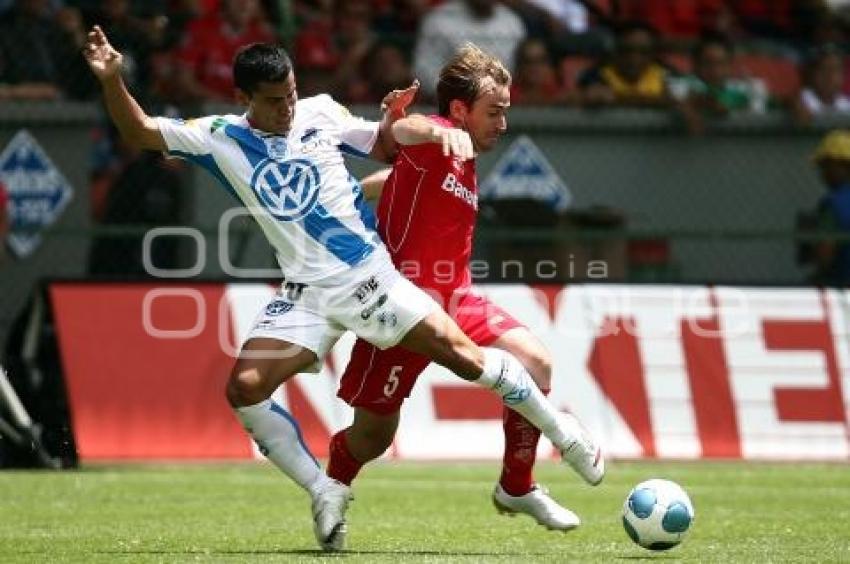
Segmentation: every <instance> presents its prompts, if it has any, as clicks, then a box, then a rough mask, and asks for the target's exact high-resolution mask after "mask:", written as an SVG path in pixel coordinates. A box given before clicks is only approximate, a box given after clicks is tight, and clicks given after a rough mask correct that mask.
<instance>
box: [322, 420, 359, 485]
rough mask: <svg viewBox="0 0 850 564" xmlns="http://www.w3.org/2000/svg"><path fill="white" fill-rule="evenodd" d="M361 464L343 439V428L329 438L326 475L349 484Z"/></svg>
mask: <svg viewBox="0 0 850 564" xmlns="http://www.w3.org/2000/svg"><path fill="white" fill-rule="evenodd" d="M362 467H363V464H362V463H361V462H359V461H358V460H357V459H356V458H354V456H352V454H351V452H350V451H349V450H348V443H347V442H346V440H345V429H343V430H342V431H340V432H339V433H337V434H336V435H334V436H333V437H332V438H331V446H330V459H329V460H328V476H329V477H331V478H333V479H334V480H338V481H340V482H342V483H343V484H345V485H346V486H350V485H351V482H352V481H354V478H356V477H357V473H358V472H360V468H362Z"/></svg>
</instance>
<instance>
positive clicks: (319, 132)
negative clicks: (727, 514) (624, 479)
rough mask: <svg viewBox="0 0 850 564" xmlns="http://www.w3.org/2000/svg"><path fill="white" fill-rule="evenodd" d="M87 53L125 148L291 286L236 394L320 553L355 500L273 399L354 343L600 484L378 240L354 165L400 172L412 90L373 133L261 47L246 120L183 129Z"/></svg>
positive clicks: (242, 62) (102, 58)
mask: <svg viewBox="0 0 850 564" xmlns="http://www.w3.org/2000/svg"><path fill="white" fill-rule="evenodd" d="M84 54H85V56H86V60H87V61H88V63H89V66H90V68H91V69H92V72H93V73H94V74H95V76H96V77H97V78H98V80H99V81H100V83H101V87H102V90H103V97H104V101H105V103H106V107H107V110H108V111H109V115H110V117H111V118H112V121H113V122H114V123H115V125H116V127H117V128H118V130H119V131H120V133H121V135H122V137H123V138H124V139H125V140H126V141H127V142H129V143H130V144H132V145H134V146H136V147H139V148H142V149H149V150H156V151H165V152H168V153H169V154H172V155H175V156H178V157H182V158H184V159H187V160H189V161H191V162H194V163H196V164H199V165H200V166H202V167H204V168H206V169H207V170H208V171H209V172H210V173H212V174H213V175H214V176H215V177H216V178H217V179H218V180H219V181H220V182H221V184H222V185H223V186H224V187H225V188H226V189H228V190H229V191H231V192H232V193H233V195H234V196H236V197H237V198H238V199H239V200H240V202H241V203H242V204H243V205H244V206H245V207H246V208H247V209H248V210H250V212H251V214H252V215H253V216H254V218H255V219H256V221H257V223H258V224H259V225H260V227H261V228H262V230H263V232H264V234H265V235H266V237H267V238H268V240H269V242H270V243H271V244H272V246H273V247H274V249H275V251H276V253H277V257H278V261H279V263H280V266H281V269H282V271H283V275H284V277H285V283H284V284H282V285H281V291H280V292H279V293H278V295H277V296H275V297H274V298H273V299H272V300H271V301H270V302H269V304H268V305H267V306H266V308H265V310H264V311H262V312H261V313H260V315H259V316H258V318H257V321H256V323H255V325H254V327H253V329H252V330H251V332H250V334H249V335H248V339H247V340H246V341H245V343H244V344H243V346H242V351H241V352H240V355H239V358H238V359H237V361H236V363H235V366H234V367H233V370H232V372H231V375H230V378H229V380H228V383H227V387H226V392H225V393H226V396H227V400H228V401H229V403H230V405H231V406H232V407H233V409H234V411H235V413H236V416H237V417H238V418H239V420H240V421H241V422H242V425H243V426H244V427H245V429H246V431H248V433H250V434H251V436H252V437H253V439H254V441H255V442H256V443H257V444H258V445H259V447H260V449H261V451H262V452H263V453H264V454H265V455H266V456H267V457H268V458H269V460H271V461H272V462H273V463H274V464H275V465H276V466H278V467H279V468H280V469H281V470H282V471H283V472H284V473H286V474H287V475H288V476H289V477H290V478H292V479H293V480H294V481H295V482H296V483H297V484H298V485H300V486H301V487H302V488H304V489H305V490H306V491H307V492H308V493H309V495H310V497H311V499H312V508H313V520H314V532H315V534H316V538H317V540H318V541H319V544H320V545H321V546H322V548H324V549H325V550H340V549H342V548H343V547H344V543H345V535H346V532H347V529H346V524H345V519H344V515H345V510H346V508H347V505H348V502H349V500H350V498H351V493H350V489H349V488H348V487H347V486H345V485H344V484H341V483H339V482H337V481H335V480H331V479H330V478H328V477H327V475H325V473H324V472H323V471H322V469H321V467H320V466H319V464H318V463H317V462H316V460H315V458H314V457H313V456H312V455H311V454H310V452H309V451H308V450H307V447H306V445H305V444H304V442H303V440H302V439H301V433H300V430H299V428H298V425H297V423H296V421H295V420H294V419H293V418H292V416H291V415H290V414H289V413H287V412H286V410H284V409H283V407H281V406H280V405H278V404H276V403H275V402H273V401H272V400H271V399H270V398H271V395H272V392H274V390H276V389H277V388H278V387H279V386H280V385H281V384H282V383H284V382H286V381H287V380H288V379H289V378H292V377H293V376H294V375H295V374H297V373H299V372H308V371H314V370H315V369H316V368H317V365H318V364H319V361H320V360H321V359H322V358H323V357H324V356H325V354H326V353H327V352H328V351H329V350H330V349H331V347H332V346H333V345H334V343H335V342H336V341H337V340H338V338H339V336H340V335H341V334H342V333H343V332H344V331H346V330H351V331H353V332H354V333H356V334H357V336H359V337H361V338H363V339H365V340H366V341H368V342H370V343H372V344H374V345H376V346H378V347H380V348H382V349H384V348H389V347H392V346H394V345H401V346H403V347H406V348H408V349H410V350H412V351H414V352H418V353H420V354H422V355H424V356H427V357H428V358H431V359H433V360H434V361H435V362H437V363H439V364H441V365H443V366H445V367H446V368H448V369H449V370H451V371H452V372H454V373H455V374H457V375H458V376H460V377H461V378H463V379H465V380H469V381H474V382H476V383H478V384H480V385H482V386H484V387H486V388H488V389H491V390H493V391H494V392H495V393H496V394H498V396H499V397H500V398H501V399H502V401H503V402H504V403H505V404H506V405H509V406H510V407H511V408H513V409H514V410H515V411H517V412H519V413H521V414H522V415H523V416H524V417H525V418H526V419H528V420H529V421H530V422H531V423H532V424H534V425H535V426H536V427H538V428H539V429H540V430H541V431H542V432H543V434H544V435H545V436H546V437H547V438H549V439H550V440H551V441H552V442H553V443H554V444H555V445H556V446H557V447H558V448H559V449H560V451H561V452H562V454H563V457H564V460H565V461H566V462H568V463H569V464H570V465H571V466H572V467H573V468H574V469H576V470H577V471H578V472H579V473H580V474H582V475H583V476H584V477H585V479H586V480H588V481H590V482H599V481H600V480H601V479H602V475H603V474H604V463H603V460H602V458H601V457H600V456H599V447H598V446H596V445H595V444H593V442H592V441H591V440H590V439H588V438H587V437H586V436H584V434H583V433H582V432H581V430H580V429H579V428H577V427H575V426H574V425H573V422H572V420H570V419H568V418H565V417H563V414H562V413H560V412H559V411H558V410H556V409H554V408H553V407H552V406H551V405H550V404H549V403H548V402H547V401H546V398H545V397H544V396H543V394H542V393H541V392H540V390H539V389H538V388H537V386H535V385H534V384H533V383H532V381H531V378H530V376H529V375H528V373H527V372H526V371H525V369H524V368H523V366H522V365H521V364H520V363H519V361H517V359H516V358H514V357H513V356H512V355H510V354H509V353H506V352H505V351H501V350H499V349H494V348H479V347H477V346H476V345H475V344H474V343H473V342H472V341H471V340H470V339H469V338H468V337H467V336H466V335H465V334H464V333H463V332H462V331H461V330H460V329H459V328H458V327H457V325H456V324H455V322H454V321H452V320H451V318H450V317H448V315H447V314H446V313H445V312H444V311H443V310H442V309H441V308H440V307H439V306H438V305H437V304H436V302H434V301H433V300H432V299H431V298H430V297H428V296H427V294H425V293H424V292H423V291H422V290H420V289H418V288H417V287H416V286H414V285H413V284H412V283H411V282H409V281H408V280H407V279H405V278H404V277H403V276H401V275H400V274H399V273H398V272H397V271H396V270H395V269H394V267H393V265H392V262H391V260H390V257H389V254H388V253H387V251H386V249H385V248H384V246H383V244H382V243H381V241H380V239H379V237H378V236H377V234H376V232H375V229H374V217H373V216H372V214H371V212H370V211H369V209H368V208H367V207H365V205H364V204H363V197H362V190H361V187H360V185H359V184H358V182H357V181H356V180H354V179H353V177H351V175H350V174H349V173H348V170H347V169H346V167H345V163H344V161H343V154H344V153H346V152H349V153H354V154H359V155H362V156H365V155H368V156H371V157H373V158H377V159H379V160H385V161H387V160H390V159H391V158H392V157H393V156H394V152H395V150H396V144H395V141H394V140H393V138H392V133H391V127H390V126H391V125H392V122H393V121H394V120H395V119H397V118H399V117H401V116H403V115H404V110H405V108H406V106H407V105H408V104H409V103H410V102H411V100H412V98H413V94H414V93H415V86H414V87H412V88H411V89H408V90H407V91H395V92H393V93H391V94H390V95H388V96H387V98H385V106H386V111H385V113H384V117H383V119H382V120H381V122H379V123H378V122H368V121H365V120H361V119H358V118H354V117H351V116H350V115H349V114H348V112H347V111H346V110H345V109H344V108H343V107H342V106H340V105H338V104H337V103H336V102H334V101H333V100H332V99H331V98H330V97H329V96H326V95H321V96H316V97H313V98H307V99H304V100H300V101H299V100H298V99H297V95H296V85H295V76H294V74H293V72H292V64H291V62H290V60H289V57H288V56H287V54H286V52H285V51H284V50H283V49H282V48H280V47H277V46H274V45H268V44H255V45H252V46H249V47H247V48H245V49H243V50H242V51H241V52H240V53H239V54H238V55H237V57H236V59H235V61H234V66H233V75H234V83H235V85H236V94H237V98H238V100H239V101H240V102H241V103H242V104H243V105H245V106H246V108H247V111H246V113H245V114H243V115H224V116H208V117H204V118H200V119H196V120H190V121H188V122H185V123H183V122H178V121H173V120H170V119H165V118H153V117H149V116H148V115H147V114H146V113H145V112H144V110H143V109H142V108H141V107H140V106H139V105H138V103H137V102H136V101H135V100H134V99H133V97H132V96H131V95H130V94H129V92H128V91H127V88H126V87H125V85H124V82H123V80H122V79H121V72H120V71H121V63H122V56H121V54H120V53H119V52H118V51H117V50H115V49H114V48H113V47H112V46H111V45H110V44H109V41H108V40H107V38H106V35H105V34H104V33H103V31H102V30H101V29H100V28H99V27H94V28H93V29H92V30H91V32H89V34H88V38H87V43H86V46H85V49H84ZM455 131H456V130H453V129H450V128H446V129H445V130H440V131H437V132H436V134H437V135H439V136H442V137H443V138H444V139H445V140H446V146H447V147H449V148H450V150H451V151H452V152H453V153H455V154H457V155H459V156H460V157H463V158H470V157H471V156H472V149H471V145H470V144H469V140H468V136H467V137H465V138H464V137H463V136H458V135H457V134H456V132H455Z"/></svg>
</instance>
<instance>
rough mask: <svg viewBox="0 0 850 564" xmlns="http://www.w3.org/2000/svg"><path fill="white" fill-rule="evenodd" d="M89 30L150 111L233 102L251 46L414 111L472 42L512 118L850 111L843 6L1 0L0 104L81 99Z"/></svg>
mask: <svg viewBox="0 0 850 564" xmlns="http://www.w3.org/2000/svg"><path fill="white" fill-rule="evenodd" d="M93 24H100V25H101V26H102V27H103V28H104V29H105V30H106V32H107V34H108V35H109V36H110V38H111V39H112V41H113V43H114V44H115V46H116V47H117V48H118V49H120V50H121V51H122V52H123V53H124V54H125V57H126V69H125V75H126V78H127V81H128V83H129V84H130V85H131V87H132V89H133V90H134V92H135V94H136V95H137V96H138V97H139V98H141V99H142V100H143V102H145V103H150V104H165V105H168V104H173V105H177V106H180V105H182V104H186V103H192V102H202V101H219V102H229V101H232V99H233V85H232V83H231V77H230V65H231V60H232V58H233V55H234V53H235V52H236V51H237V50H238V49H239V48H240V47H241V46H243V45H245V44H248V43H252V42H256V41H278V42H280V43H282V44H283V45H285V46H287V47H288V48H289V50H290V52H291V53H292V55H293V58H294V59H295V63H296V66H297V71H298V77H299V89H300V92H301V94H302V96H307V95H310V94H314V93H317V92H329V93H331V94H333V95H334V96H335V97H337V98H338V99H339V100H341V101H345V102H351V103H375V102H377V101H379V100H380V99H381V97H382V96H383V94H384V93H386V92H387V91H388V90H389V89H392V88H397V87H400V86H404V85H406V84H409V82H410V81H411V80H412V78H413V77H418V78H419V79H420V80H421V81H422V85H423V93H422V94H423V96H424V98H425V99H426V100H427V98H428V97H429V96H431V95H433V90H434V82H435V77H436V73H437V71H438V69H439V67H440V66H441V65H442V63H443V61H445V60H446V58H447V56H448V55H449V54H450V53H451V52H453V50H454V49H455V48H456V47H457V46H459V45H460V44H462V43H463V42H465V41H468V40H471V41H474V42H476V43H478V44H479V45H480V46H482V47H483V48H485V49H487V50H489V51H491V52H493V53H494V54H496V55H498V56H499V57H500V58H502V59H503V60H504V61H505V62H506V63H507V65H508V66H509V68H510V69H511V70H512V71H513V72H514V75H515V84H514V101H515V103H516V104H547V105H552V104H555V105H584V106H614V105H616V106H623V105H627V106H635V105H637V106H656V107H665V106H668V107H674V106H675V107H677V108H678V109H680V110H683V111H684V112H685V114H684V115H685V116H686V117H687V120H688V123H689V124H690V125H691V127H692V128H695V129H699V123H698V121H699V119H698V117H699V116H701V115H704V114H724V113H728V112H739V111H740V112H762V111H764V110H765V109H766V108H771V107H784V108H788V109H790V110H792V111H793V112H794V115H795V116H796V117H797V119H799V120H802V121H805V120H806V119H808V118H809V117H810V116H811V115H813V114H817V113H820V112H827V111H838V112H847V111H850V98H848V97H847V95H848V93H850V80H848V79H847V74H848V73H847V72H846V67H847V59H846V57H845V56H844V46H845V44H846V42H847V39H848V32H850V1H848V0H736V1H731V0H504V1H497V0H135V1H134V0H0V98H2V99H12V98H15V99H20V98H26V99H55V98H70V99H89V98H92V97H94V96H96V92H97V90H96V87H95V86H96V85H94V84H93V83H92V80H91V78H90V77H89V76H88V73H87V71H86V68H85V66H84V63H83V61H82V59H81V58H80V56H79V49H80V46H81V45H82V43H83V41H84V38H85V34H86V30H87V29H88V28H89V27H90V26H91V25H93ZM684 106H687V107H684ZM683 107H684V109H683Z"/></svg>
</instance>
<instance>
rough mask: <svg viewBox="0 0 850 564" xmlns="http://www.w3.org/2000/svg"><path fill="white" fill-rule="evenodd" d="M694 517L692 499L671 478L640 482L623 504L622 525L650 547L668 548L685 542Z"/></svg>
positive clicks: (641, 544)
mask: <svg viewBox="0 0 850 564" xmlns="http://www.w3.org/2000/svg"><path fill="white" fill-rule="evenodd" d="M693 520H694V506H693V504H692V503H691V499H690V498H689V497H688V494H687V493H685V490H683V489H682V488H681V486H679V484H677V483H675V482H671V481H670V480H660V479H654V480H647V481H645V482H641V483H640V484H638V485H636V486H635V487H634V488H633V489H632V491H630V492H629V495H628V496H627V497H626V502H625V503H624V504H623V527H624V528H625V529H626V532H627V533H628V534H629V537H631V539H632V540H633V541H635V542H636V543H637V544H639V545H640V546H642V547H644V548H648V549H650V550H667V549H668V548H673V547H674V546H676V545H677V544H679V543H680V542H682V539H683V538H684V537H685V534H687V532H688V529H690V527H691V523H692V522H693Z"/></svg>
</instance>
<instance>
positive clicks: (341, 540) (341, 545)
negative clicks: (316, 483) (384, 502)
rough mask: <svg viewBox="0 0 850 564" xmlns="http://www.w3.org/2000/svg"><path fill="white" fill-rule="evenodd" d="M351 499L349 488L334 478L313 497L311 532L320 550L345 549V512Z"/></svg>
mask: <svg viewBox="0 0 850 564" xmlns="http://www.w3.org/2000/svg"><path fill="white" fill-rule="evenodd" d="M352 499H354V496H352V495H351V488H350V487H348V486H346V485H345V484H343V483H342V482H338V481H336V480H329V481H328V485H327V486H325V488H324V489H322V490H321V491H320V492H319V493H318V494H317V495H316V497H314V498H313V532H314V533H315V534H316V540H317V541H319V545H320V546H321V547H322V550H325V551H328V552H338V551H340V550H344V549H345V536H346V534H347V533H348V526H347V525H346V523H345V512H346V511H347V510H348V502H349V501H351V500H352Z"/></svg>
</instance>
